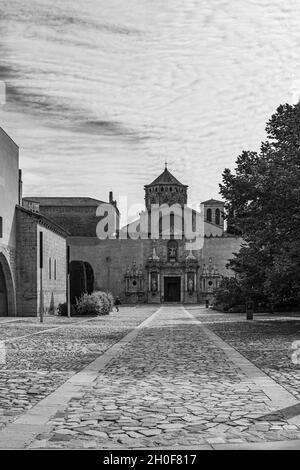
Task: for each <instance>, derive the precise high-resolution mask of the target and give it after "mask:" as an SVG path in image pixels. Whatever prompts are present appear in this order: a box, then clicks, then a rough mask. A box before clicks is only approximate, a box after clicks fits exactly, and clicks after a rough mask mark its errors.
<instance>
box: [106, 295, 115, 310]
mask: <svg viewBox="0 0 300 470" xmlns="http://www.w3.org/2000/svg"><path fill="white" fill-rule="evenodd" d="M107 297H108V300H109V303H110V310H109V311H110V312H112V311H113V308H114V305H115V299H114V297H113V295H112V293H111V292H108V293H107Z"/></svg>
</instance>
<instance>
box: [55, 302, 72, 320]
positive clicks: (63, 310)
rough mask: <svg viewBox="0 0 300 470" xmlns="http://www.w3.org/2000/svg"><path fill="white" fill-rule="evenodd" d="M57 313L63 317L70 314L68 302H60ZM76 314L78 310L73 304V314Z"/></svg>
mask: <svg viewBox="0 0 300 470" xmlns="http://www.w3.org/2000/svg"><path fill="white" fill-rule="evenodd" d="M57 315H59V316H61V317H67V316H68V304H67V303H66V302H64V303H62V304H59V305H58V307H57ZM73 315H76V310H75V308H74V306H73V305H71V316H73Z"/></svg>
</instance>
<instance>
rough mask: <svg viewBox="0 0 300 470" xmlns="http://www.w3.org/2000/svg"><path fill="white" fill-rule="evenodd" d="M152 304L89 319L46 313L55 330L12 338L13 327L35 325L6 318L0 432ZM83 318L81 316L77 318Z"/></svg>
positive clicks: (150, 309)
mask: <svg viewBox="0 0 300 470" xmlns="http://www.w3.org/2000/svg"><path fill="white" fill-rule="evenodd" d="M156 309H157V308H156V307H155V306H154V307H151V306H148V307H147V308H141V309H139V310H137V309H136V308H128V307H122V309H121V312H120V313H119V314H118V313H116V312H114V313H112V314H111V315H109V316H104V317H95V318H90V319H88V320H89V321H86V320H87V319H83V318H78V317H76V319H73V318H71V319H70V321H69V319H67V318H66V317H46V318H45V324H46V323H47V325H48V326H51V327H53V326H61V328H59V329H56V330H55V331H54V332H53V331H52V332H49V331H48V332H46V333H43V334H41V335H40V334H34V333H35V332H37V329H36V328H34V329H33V330H32V332H33V334H32V335H28V336H27V337H26V338H20V337H15V338H14V333H13V332H14V331H15V325H16V324H18V325H20V324H22V325H23V328H24V327H25V328H28V327H30V328H31V327H37V326H39V325H40V323H39V321H38V319H37V318H19V319H18V321H17V322H15V321H14V322H11V323H10V322H8V323H7V324H6V329H7V330H8V332H11V333H8V334H7V337H9V340H7V341H6V342H5V345H6V363H5V364H1V365H0V430H1V429H3V428H4V427H5V426H7V425H8V424H9V423H11V422H13V421H15V420H16V419H17V418H18V417H19V416H21V415H23V414H24V413H26V412H27V411H28V410H30V409H31V408H32V407H33V406H35V405H36V404H37V403H39V402H40V401H41V400H43V399H44V398H45V397H47V396H48V395H50V394H51V393H52V392H54V391H55V390H56V389H57V388H58V387H60V386H61V385H62V384H63V383H64V382H66V381H67V380H68V379H69V378H70V377H72V376H73V375H74V374H76V372H78V371H80V370H81V369H83V368H84V367H85V366H86V365H87V364H89V363H91V362H92V361H93V360H95V359H96V358H97V357H99V355H101V354H102V353H103V352H105V351H106V350H107V349H109V347H111V346H112V345H113V344H114V343H117V342H118V341H119V340H120V339H122V338H123V336H125V335H126V333H128V331H130V330H131V329H132V328H134V327H135V326H137V325H138V324H139V323H141V322H142V321H143V320H144V319H145V318H147V317H148V316H149V315H151V314H152V313H153V312H154V311H155V310H156ZM82 320H85V321H84V322H82Z"/></svg>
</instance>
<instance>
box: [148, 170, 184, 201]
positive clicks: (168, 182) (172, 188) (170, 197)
mask: <svg viewBox="0 0 300 470" xmlns="http://www.w3.org/2000/svg"><path fill="white" fill-rule="evenodd" d="M144 189H145V205H146V209H147V210H150V209H151V205H152V204H159V205H161V204H168V205H169V206H171V205H173V204H180V205H181V206H183V205H184V204H187V189H188V186H187V185H184V184H182V183H180V181H178V180H177V179H176V178H175V176H173V175H172V173H170V171H169V170H168V164H167V163H165V169H164V171H163V172H162V173H161V175H159V176H158V177H157V178H156V179H155V180H154V181H152V183H150V184H148V185H146V186H145V187H144Z"/></svg>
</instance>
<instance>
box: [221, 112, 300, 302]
mask: <svg viewBox="0 0 300 470" xmlns="http://www.w3.org/2000/svg"><path fill="white" fill-rule="evenodd" d="M266 133H267V139H266V141H265V142H262V144H261V147H260V151H259V152H252V151H243V152H242V153H241V155H239V157H238V158H237V161H236V168H235V170H234V172H232V171H231V170H229V169H225V170H224V172H223V175H222V176H223V180H222V184H220V193H221V194H222V196H223V198H224V199H225V209H226V214H227V216H226V217H227V219H228V222H227V223H228V230H229V231H231V233H234V234H240V235H241V236H242V237H243V239H244V241H245V243H244V245H243V246H242V248H241V250H240V252H239V253H238V254H236V255H235V256H234V258H233V259H232V260H231V261H230V263H229V267H230V268H231V269H233V270H234V271H235V272H236V274H237V279H238V281H239V284H240V288H241V290H242V292H243V295H244V296H245V298H249V299H251V300H255V301H257V302H264V301H265V302H267V301H269V302H271V303H273V304H290V305H292V304H293V305H296V304H297V305H299V302H300V104H297V105H289V104H285V105H281V106H279V108H278V109H277V111H276V113H275V114H274V115H273V116H272V117H271V119H270V120H269V121H268V123H267V125H266Z"/></svg>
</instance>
